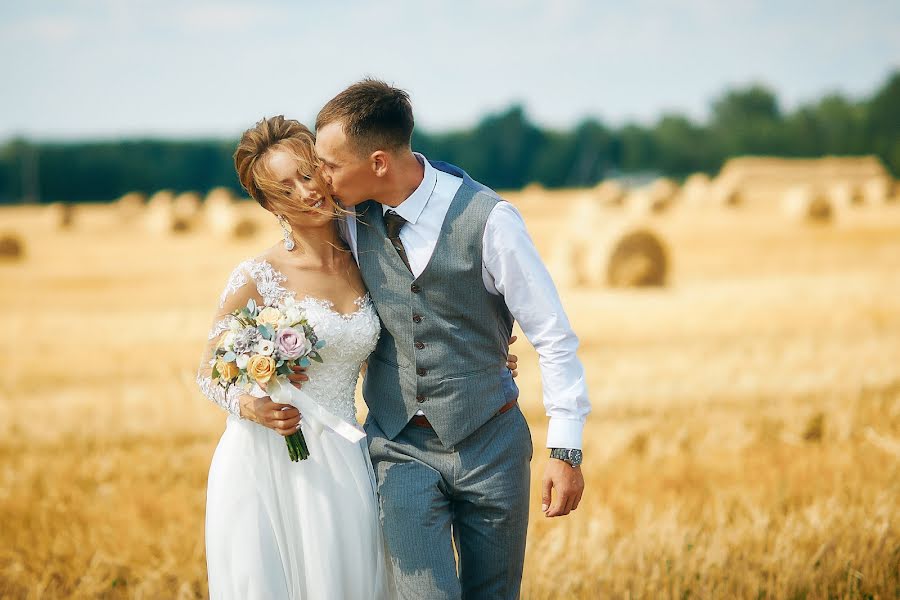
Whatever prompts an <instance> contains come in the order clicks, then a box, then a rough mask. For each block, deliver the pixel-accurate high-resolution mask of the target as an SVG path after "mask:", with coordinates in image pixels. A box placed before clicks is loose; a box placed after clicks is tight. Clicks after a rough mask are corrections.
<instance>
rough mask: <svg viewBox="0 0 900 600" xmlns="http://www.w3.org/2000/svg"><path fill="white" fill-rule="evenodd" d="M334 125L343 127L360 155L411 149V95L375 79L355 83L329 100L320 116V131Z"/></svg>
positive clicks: (318, 122)
mask: <svg viewBox="0 0 900 600" xmlns="http://www.w3.org/2000/svg"><path fill="white" fill-rule="evenodd" d="M334 122H340V123H342V124H343V128H344V133H345V134H346V136H347V139H348V140H349V142H350V144H351V146H352V147H353V150H354V151H355V152H356V153H357V154H359V155H360V156H368V155H369V154H371V153H372V152H375V151H376V150H402V149H404V148H409V147H410V142H411V140H412V132H413V127H414V125H415V122H414V120H413V113H412V104H411V103H410V101H409V94H407V93H406V92H405V91H403V90H400V89H397V88H395V87H392V86H390V85H388V84H387V83H385V82H383V81H380V80H378V79H372V78H366V79H363V80H362V81H359V82H357V83H354V84H353V85H351V86H350V87H348V88H347V89H345V90H344V91H343V92H341V93H340V94H338V95H337V96H335V97H334V98H332V99H331V100H329V101H328V104H326V105H325V106H324V107H322V110H320V111H319V116H318V117H316V131H318V130H320V129H321V128H322V127H325V126H326V125H328V124H329V123H334Z"/></svg>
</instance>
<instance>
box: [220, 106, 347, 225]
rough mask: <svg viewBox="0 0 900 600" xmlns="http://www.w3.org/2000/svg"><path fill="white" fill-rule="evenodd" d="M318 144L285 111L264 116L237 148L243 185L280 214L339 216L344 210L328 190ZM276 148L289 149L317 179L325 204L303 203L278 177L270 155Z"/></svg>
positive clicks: (302, 169) (303, 170)
mask: <svg viewBox="0 0 900 600" xmlns="http://www.w3.org/2000/svg"><path fill="white" fill-rule="evenodd" d="M315 144H316V138H315V136H314V135H313V133H312V132H311V131H310V130H309V129H308V128H307V127H306V126H305V125H303V124H302V123H300V122H299V121H295V120H294V119H285V118H284V115H278V116H275V117H271V118H263V119H260V120H259V121H258V122H257V123H256V125H255V126H254V127H252V128H251V129H248V130H247V131H245V132H244V134H243V135H242V136H241V141H240V142H239V143H238V147H237V150H235V152H234V168H235V170H237V175H238V179H239V180H240V182H241V185H242V186H243V187H244V189H245V190H247V193H248V194H250V197H251V198H253V199H254V200H256V201H257V202H258V203H259V205H260V206H262V207H263V208H264V209H266V210H268V211H269V212H272V213H275V214H276V215H278V214H280V215H284V216H285V217H287V219H288V221H292V220H293V219H291V217H299V216H303V215H306V214H309V213H311V212H314V213H319V214H322V215H326V214H327V215H331V216H337V214H338V213H339V212H344V211H343V210H342V209H340V208H339V207H338V206H337V205H336V204H335V203H334V199H333V198H332V197H331V194H329V193H328V185H327V184H326V183H325V181H324V179H322V175H321V173H320V171H319V159H318V157H317V156H316V149H315ZM275 150H278V151H282V152H287V153H288V154H289V155H290V156H291V157H292V158H293V159H294V161H296V163H297V170H298V171H299V172H300V173H301V175H303V176H306V177H310V178H312V179H313V180H314V181H315V182H316V184H317V185H318V186H319V189H321V190H322V193H323V195H324V196H325V204H324V205H323V206H322V207H320V208H314V207H312V206H302V205H300V204H299V203H298V202H296V200H295V199H294V197H293V195H292V194H293V192H294V189H293V188H292V187H291V186H287V185H284V184H283V183H281V182H280V181H278V179H277V178H275V177H274V175H273V174H272V171H271V170H270V168H269V165H268V160H267V157H268V155H269V154H270V153H271V152H272V151H275Z"/></svg>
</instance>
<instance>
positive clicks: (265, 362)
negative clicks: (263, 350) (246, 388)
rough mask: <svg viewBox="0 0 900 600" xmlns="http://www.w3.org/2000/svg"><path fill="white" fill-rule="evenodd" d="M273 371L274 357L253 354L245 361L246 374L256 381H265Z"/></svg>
mask: <svg viewBox="0 0 900 600" xmlns="http://www.w3.org/2000/svg"><path fill="white" fill-rule="evenodd" d="M274 373H275V359H273V358H272V357H271V356H263V355H262V354H254V355H253V356H251V357H250V360H249V361H248V362H247V374H248V375H250V378H251V379H254V380H255V381H257V382H258V383H266V382H267V381H269V379H271V377H272V375H273V374H274Z"/></svg>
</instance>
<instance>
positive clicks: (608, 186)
mask: <svg viewBox="0 0 900 600" xmlns="http://www.w3.org/2000/svg"><path fill="white" fill-rule="evenodd" d="M594 197H595V198H596V199H597V202H599V203H600V205H601V206H622V205H623V204H624V203H625V188H624V187H622V184H620V183H619V182H618V181H615V180H613V179H607V180H605V181H601V182H600V183H598V184H597V185H596V186H595V187H594Z"/></svg>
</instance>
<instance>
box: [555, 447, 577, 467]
mask: <svg viewBox="0 0 900 600" xmlns="http://www.w3.org/2000/svg"><path fill="white" fill-rule="evenodd" d="M550 458H558V459H559V460H562V461H565V462H567V463H569V464H570V465H571V466H573V467H577V466H580V465H581V459H582V454H581V450H575V449H574V448H550Z"/></svg>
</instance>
